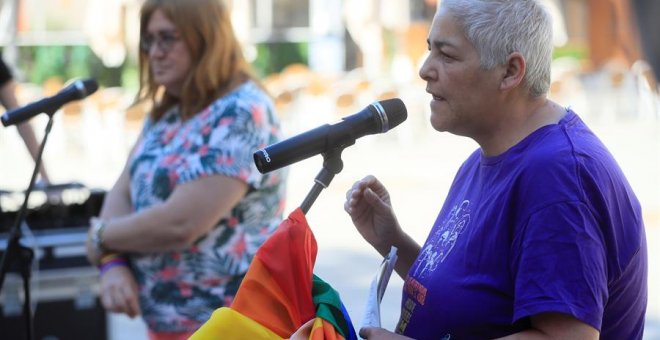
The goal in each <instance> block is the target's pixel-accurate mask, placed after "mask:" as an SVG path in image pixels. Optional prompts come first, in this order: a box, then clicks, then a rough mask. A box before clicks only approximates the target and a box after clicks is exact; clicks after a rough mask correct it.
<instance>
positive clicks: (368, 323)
mask: <svg viewBox="0 0 660 340" xmlns="http://www.w3.org/2000/svg"><path fill="white" fill-rule="evenodd" d="M396 251H397V249H396V247H394V246H393V247H392V248H390V253H389V254H388V255H387V257H385V258H384V259H383V262H382V263H381V264H380V267H379V268H378V272H377V273H376V277H374V280H373V281H371V288H370V289H369V296H368V298H367V306H366V307H365V311H364V317H363V318H362V323H361V325H360V328H362V327H380V302H381V301H382V300H383V295H385V289H386V288H387V283H388V282H389V281H390V276H392V271H393V270H394V265H395V264H396V259H397V255H396Z"/></svg>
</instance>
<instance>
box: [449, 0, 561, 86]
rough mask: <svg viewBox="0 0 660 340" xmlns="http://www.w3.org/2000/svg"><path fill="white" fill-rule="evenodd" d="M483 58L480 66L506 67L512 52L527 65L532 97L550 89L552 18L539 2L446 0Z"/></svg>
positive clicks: (526, 0)
mask: <svg viewBox="0 0 660 340" xmlns="http://www.w3.org/2000/svg"><path fill="white" fill-rule="evenodd" d="M439 8H444V9H446V10H447V11H448V12H449V14H450V15H452V16H453V17H454V18H455V19H456V20H457V22H458V23H459V25H461V27H462V29H463V32H464V33H465V36H466V38H467V40H468V41H470V43H472V44H473V45H474V46H475V48H476V49H477V51H478V52H479V55H480V58H481V59H480V60H481V66H482V67H483V68H485V69H492V68H493V67H495V66H497V65H503V64H505V63H506V61H507V57H508V56H509V55H510V54H511V53H513V52H519V53H521V54H522V55H523V57H524V58H525V61H526V62H527V68H526V73H525V77H524V79H523V82H524V83H525V85H526V86H527V87H528V89H529V92H530V94H531V95H532V96H542V95H545V94H546V93H547V92H548V90H549V88H550V70H551V64H552V48H553V44H552V18H551V16H550V13H549V12H548V11H547V10H546V8H545V7H543V5H541V4H540V3H539V2H538V1H537V0H443V1H441V2H440V7H439Z"/></svg>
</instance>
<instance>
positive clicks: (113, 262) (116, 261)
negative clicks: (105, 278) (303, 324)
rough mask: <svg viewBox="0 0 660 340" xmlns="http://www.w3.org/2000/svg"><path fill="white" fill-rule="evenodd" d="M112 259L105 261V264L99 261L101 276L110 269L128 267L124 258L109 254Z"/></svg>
mask: <svg viewBox="0 0 660 340" xmlns="http://www.w3.org/2000/svg"><path fill="white" fill-rule="evenodd" d="M111 255H112V256H113V257H112V258H110V259H107V260H106V261H105V262H103V261H101V263H100V264H99V272H100V274H101V275H103V274H104V273H105V272H107V271H108V270H110V268H113V267H117V266H124V267H127V266H128V261H126V259H125V258H123V257H121V256H119V255H118V254H111Z"/></svg>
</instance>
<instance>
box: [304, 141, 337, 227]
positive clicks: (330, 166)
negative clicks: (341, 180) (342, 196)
mask: <svg viewBox="0 0 660 340" xmlns="http://www.w3.org/2000/svg"><path fill="white" fill-rule="evenodd" d="M342 151H344V147H341V148H334V149H331V150H329V151H328V152H325V153H323V154H322V155H323V168H321V171H319V173H318V175H316V178H315V179H314V186H313V187H312V189H311V190H310V192H309V193H308V194H307V197H305V200H304V201H303V203H302V204H301V205H300V209H301V210H302V212H303V213H304V214H305V215H306V214H307V212H308V211H309V208H311V207H312V204H314V201H316V199H317V198H318V196H319V194H320V193H321V191H322V190H323V189H325V188H327V187H328V186H329V185H330V182H332V179H333V178H334V177H335V175H336V174H338V173H340V172H341V170H342V169H343V168H344V162H343V161H342V160H341V153H342Z"/></svg>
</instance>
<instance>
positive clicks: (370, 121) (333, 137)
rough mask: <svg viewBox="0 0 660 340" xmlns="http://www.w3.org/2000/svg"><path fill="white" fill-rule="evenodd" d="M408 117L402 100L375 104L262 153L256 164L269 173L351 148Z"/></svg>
mask: <svg viewBox="0 0 660 340" xmlns="http://www.w3.org/2000/svg"><path fill="white" fill-rule="evenodd" d="M406 118H408V112H407V111H406V106H405V105H404V104H403V101H401V99H399V98H393V99H387V100H383V101H378V102H374V103H372V104H371V105H369V106H367V107H366V108H365V109H363V110H362V111H360V112H358V113H355V114H353V115H350V116H348V117H344V118H342V120H341V121H340V122H338V123H336V124H333V125H329V124H325V125H321V126H319V127H317V128H315V129H313V130H309V131H307V132H304V133H301V134H299V135H297V136H294V137H291V138H289V139H287V140H283V141H281V142H279V143H275V144H272V145H270V146H267V147H265V148H263V149H261V150H258V151H257V152H255V153H254V154H253V158H254V163H255V164H256V165H257V169H259V171H260V172H261V173H262V174H265V173H267V172H270V171H273V170H277V169H279V168H282V167H285V166H287V165H289V164H292V163H295V162H298V161H301V160H303V159H306V158H309V157H311V156H314V155H317V154H319V153H324V152H327V151H330V150H332V149H335V148H344V147H347V146H351V145H353V144H354V143H355V140H356V139H358V138H360V137H362V136H366V135H371V134H376V133H384V132H387V131H389V130H390V129H392V128H394V127H396V126H397V125H399V124H401V123H402V122H403V121H404V120H406Z"/></svg>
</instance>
